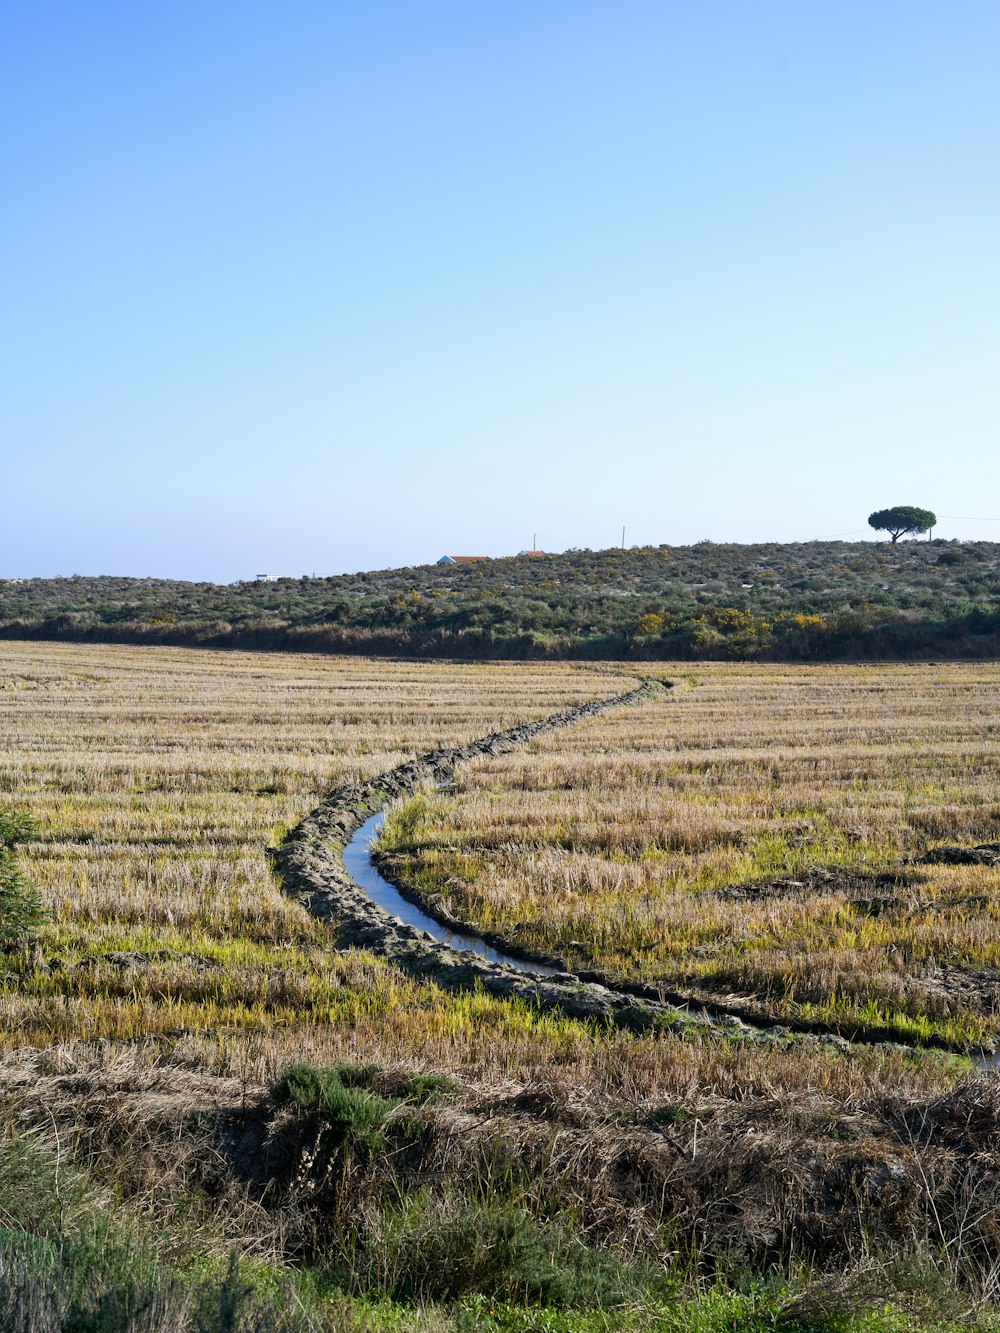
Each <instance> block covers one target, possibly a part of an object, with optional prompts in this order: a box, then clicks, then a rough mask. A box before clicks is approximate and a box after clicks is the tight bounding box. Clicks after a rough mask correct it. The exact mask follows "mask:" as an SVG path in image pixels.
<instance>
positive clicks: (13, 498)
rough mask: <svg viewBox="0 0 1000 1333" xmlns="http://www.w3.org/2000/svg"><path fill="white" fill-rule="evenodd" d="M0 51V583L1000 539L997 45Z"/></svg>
mask: <svg viewBox="0 0 1000 1333" xmlns="http://www.w3.org/2000/svg"><path fill="white" fill-rule="evenodd" d="M5 36H6V41H5V43H4V46H3V51H2V54H0V60H2V62H3V65H2V68H3V79H2V82H0V108H2V110H3V113H4V119H5V123H6V124H7V125H8V127H12V128H13V130H14V132H12V133H9V134H8V135H7V136H6V137H5V140H4V142H3V144H2V146H0V162H2V166H3V171H4V180H5V184H6V187H7V199H8V206H7V208H6V209H5V210H4V213H3V215H2V216H0V245H2V254H3V257H4V265H3V268H4V274H3V280H4V300H3V315H2V318H0V340H2V358H0V364H2V369H0V384H2V393H0V438H2V440H3V459H4V491H5V495H6V497H7V501H8V504H7V514H6V521H5V524H4V539H3V541H2V542H0V577H31V576H40V577H45V576H54V575H67V574H69V573H71V572H72V571H74V570H79V571H94V570H105V571H111V572H113V573H116V574H120V575H133V576H136V577H143V576H153V577H176V578H190V579H196V580H198V581H212V582H223V583H225V582H231V581H233V580H234V579H237V578H247V577H249V578H252V577H253V576H254V574H256V573H259V572H264V571H267V572H276V573H280V574H289V575H291V576H293V577H294V576H298V575H299V574H301V573H311V572H316V573H319V574H333V573H340V572H350V571H357V570H365V569H377V568H393V567H398V566H402V565H410V564H418V563H427V562H430V561H433V560H435V559H437V558H438V556H440V555H441V554H443V553H444V552H445V551H457V552H461V553H466V552H469V553H476V554H479V553H482V554H487V555H499V554H514V553H516V552H517V551H518V550H519V549H521V548H523V547H527V546H529V545H530V544H531V541H532V534H533V533H537V540H538V544H539V545H540V546H541V547H542V548H544V549H548V550H553V551H561V550H565V549H567V548H570V547H574V546H579V547H591V548H595V549H598V548H604V547H609V546H613V545H616V544H618V543H619V542H620V540H621V528H622V525H623V524H624V525H625V527H626V545H630V546H631V545H633V544H637V545H645V544H651V545H657V544H659V543H661V542H666V543H671V544H687V543H691V542H695V541H698V540H700V539H706V538H707V539H712V540H717V541H739V542H750V541H786V540H822V539H826V538H837V537H845V538H851V539H853V538H857V539H860V540H866V539H869V538H871V539H874V537H875V535H874V534H873V533H872V532H871V531H870V529H867V528H866V519H867V516H868V514H869V513H870V512H871V511H872V510H874V509H878V508H882V507H885V506H887V505H893V504H899V503H909V504H916V505H921V506H925V507H927V508H930V509H933V510H934V511H935V512H936V513H937V514H938V515H939V520H940V521H939V526H938V528H937V530H936V533H935V535H937V536H941V537H959V538H964V539H969V540H976V539H992V538H1000V500H998V499H997V481H998V464H997V456H998V450H997V436H998V428H1000V402H998V395H997V393H996V388H995V378H996V365H997V359H998V352H1000V253H998V250H997V246H996V239H995V238H996V227H997V221H998V215H1000V174H998V172H997V171H996V169H995V168H996V159H997V156H998V153H1000V148H998V137H997V134H996V126H997V119H998V110H1000V93H998V89H997V83H996V75H995V71H996V67H997V61H998V56H1000V10H998V9H997V8H996V7H995V6H994V5H991V4H987V3H984V2H981V0H972V2H971V3H967V4H965V5H963V6H961V7H960V8H959V9H945V8H944V7H943V6H940V5H936V4H931V3H919V2H918V3H912V4H911V3H907V4H903V3H902V2H901V0H886V2H885V3H880V4H878V5H877V6H874V7H873V6H870V5H863V4H861V3H859V2H858V0H848V2H847V3H845V4H842V5H839V6H836V7H832V8H820V7H813V6H799V5H795V4H792V3H791V2H790V0H767V2H764V0H760V2H759V3H755V4H752V5H746V4H738V3H736V2H735V0H720V3H718V4H716V5H714V6H712V7H710V8H706V7H697V6H664V5H661V4H655V3H626V4H625V5H622V6H617V7H615V8H614V10H610V9H608V8H607V7H606V6H602V5H594V4H588V3H583V4H578V3H574V4H569V3H565V2H560V0H555V2H554V3H552V4H550V5H546V6H544V7H541V8H540V7H537V6H529V5H525V4H517V3H515V4H513V5H508V6H504V7H503V8H500V7H496V8H493V7H489V6H487V7H479V6H475V7H470V6H464V5H458V4H454V3H435V2H434V0H431V2H430V3H428V4H426V5H422V6H420V7H417V8H414V7H407V6H403V5H401V4H398V3H396V4H393V3H385V2H384V0H376V2H375V3H373V4H371V5H369V6H365V7H364V8H363V9H359V8H358V7H357V6H347V5H342V4H336V3H335V4H333V5H320V4H314V3H293V4H291V5H289V6H286V7H282V9H281V11H280V12H279V11H278V10H276V9H274V8H273V7H269V6H264V5H257V4H248V5H239V6H237V5H235V4H233V3H228V2H226V0H221V2H220V3H219V4H217V5H213V6H211V7H207V8H206V7H203V6H196V5H194V4H191V3H189V2H187V0H181V3H173V4H170V5H167V4H165V3H157V2H155V0H154V3H151V4H150V5H146V6H142V7H140V8H136V9H132V10H122V9H120V8H114V9H113V8H111V7H105V6H91V7H87V8H80V7H77V6H71V5H68V4H66V3H44V0H43V3H40V4H38V5H33V6H30V7H29V6H15V7H14V9H13V10H12V11H11V12H10V13H9V14H8V16H7V23H6V30H5ZM956 516H958V517H956Z"/></svg>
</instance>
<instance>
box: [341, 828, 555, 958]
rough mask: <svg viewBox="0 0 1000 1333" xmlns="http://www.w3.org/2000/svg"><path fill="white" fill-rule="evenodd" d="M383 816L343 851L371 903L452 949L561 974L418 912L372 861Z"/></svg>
mask: <svg viewBox="0 0 1000 1333" xmlns="http://www.w3.org/2000/svg"><path fill="white" fill-rule="evenodd" d="M384 819H385V811H384V810H383V811H380V812H379V813H378V814H377V815H372V817H371V819H368V820H366V821H365V823H363V824H362V825H361V827H360V828H359V829H358V831H357V833H355V835H354V837H353V838H352V839H351V840H350V842H349V843H348V844H347V846H346V847H345V848H344V851H343V859H344V869H345V870H346V871H347V873H348V874H349V875H350V877H351V879H353V880H354V882H355V884H358V885H360V887H361V888H362V889H364V891H365V893H367V895H368V897H369V898H371V900H372V902H374V903H378V905H379V907H381V908H382V910H383V911H385V912H388V913H389V915H390V916H397V917H399V919H400V921H402V922H403V924H404V925H407V926H416V927H417V929H418V930H425V931H426V932H427V933H428V935H432V936H433V937H434V939H436V940H437V941H438V942H439V943H440V944H447V945H448V946H449V948H452V949H469V950H471V951H472V952H473V953H477V954H479V956H480V957H481V958H485V959H486V961H487V962H488V963H504V964H506V965H507V966H508V967H516V968H518V969H519V970H520V971H521V972H533V973H535V974H536V975H538V976H542V977H558V976H563V975H564V973H563V970H562V969H561V968H558V967H551V966H550V965H549V964H548V963H526V962H525V961H524V959H523V958H512V957H511V955H510V954H507V953H503V952H501V950H499V949H494V947H493V945H492V944H487V943H486V941H485V940H484V939H481V938H480V937H479V936H478V935H469V934H466V932H465V931H462V930H453V929H452V928H451V927H450V926H443V925H442V924H441V923H440V921H435V920H434V918H433V917H432V916H428V915H427V913H426V912H422V911H421V910H420V908H419V907H417V906H415V904H413V903H411V902H410V901H409V900H408V899H407V898H404V897H403V895H402V894H401V893H400V892H399V890H398V889H396V888H394V887H393V886H392V885H391V884H390V883H389V881H388V880H387V879H383V878H382V876H381V875H380V874H379V872H378V870H377V869H376V867H375V866H374V865H373V864H372V859H371V845H372V843H373V842H374V841H375V837H376V835H377V833H378V831H379V829H380V828H381V827H382V821H383V820H384Z"/></svg>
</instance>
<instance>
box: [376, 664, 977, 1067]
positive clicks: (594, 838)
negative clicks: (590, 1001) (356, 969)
mask: <svg viewBox="0 0 1000 1333" xmlns="http://www.w3.org/2000/svg"><path fill="white" fill-rule="evenodd" d="M665 671H666V674H667V675H671V674H672V675H673V677H674V679H675V680H676V688H675V689H674V690H673V691H671V692H670V693H669V694H668V695H666V696H661V697H660V698H659V699H657V700H655V701H654V702H651V703H650V704H648V705H647V706H645V707H644V708H643V709H642V710H635V711H625V710H621V711H616V712H612V713H610V714H606V715H604V716H603V717H601V718H599V719H597V720H595V721H594V722H592V723H590V724H588V725H587V726H585V727H579V728H575V729H573V730H572V731H570V732H566V733H563V734H560V735H559V736H558V737H556V738H553V739H551V740H546V741H545V742H544V743H541V744H538V745H536V746H534V747H532V749H531V751H530V752H524V753H516V754H511V755H509V756H507V757H505V758H503V759H500V760H497V761H493V762H490V763H482V764H479V765H477V766H474V767H470V768H468V769H466V770H464V771H463V772H462V773H461V774H460V775H459V779H458V782H457V784H456V787H455V790H454V791H453V792H448V793H429V794H427V795H425V796H420V797H418V798H416V799H415V800H412V801H410V802H409V803H408V804H407V805H405V806H404V807H403V808H401V809H400V810H398V811H397V812H396V814H395V816H394V817H393V818H391V819H390V821H389V822H388V824H387V826H386V829H385V831H384V833H383V836H382V839H381V844H380V845H381V848H382V852H383V855H384V857H385V858H386V864H388V865H389V866H391V867H392V868H393V870H394V872H395V873H396V874H397V876H401V877H403V878H405V879H406V880H407V881H408V882H409V883H410V884H411V885H413V886H414V887H417V888H418V889H420V890H421V891H422V892H423V893H424V894H425V895H427V896H428V897H429V898H431V899H436V900H437V902H438V904H439V905H440V906H443V907H445V908H446V909H447V910H448V911H450V912H452V913H453V914H454V915H456V916H457V917H459V918H460V919H462V920H465V921H469V922H472V923H474V924H475V925H476V926H478V927H480V928H485V929H488V930H490V931H493V932H497V933H499V934H501V935H504V936H506V937H507V938H509V939H512V940H515V941H517V942H518V943H520V944H521V945H522V946H523V947H525V948H527V949H529V950H536V951H540V952H542V953H545V954H554V955H557V956H559V957H561V958H563V959H565V960H567V961H568V962H569V963H570V964H571V965H572V966H575V967H584V968H588V967H589V968H596V969H598V970H600V971H602V972H604V973H606V974H609V975H611V976H612V977H616V978H622V977H625V978H630V979H633V980H640V981H643V982H647V983H651V984H653V985H656V984H657V983H659V984H662V985H667V986H670V987H675V988H678V989H680V990H683V991H685V992H687V993H691V994H696V995H700V996H707V997H715V998H719V997H731V996H736V997H739V998H740V1000H741V1001H742V1002H743V1003H744V1004H746V1005H747V1006H748V1007H749V1008H751V1009H752V1010H753V1011H754V1012H756V1013H758V1014H762V1015H765V1016H772V1017H773V1018H774V1019H776V1020H778V1019H782V1018H795V1019H799V1020H805V1021H810V1022H816V1023H832V1024H835V1025H839V1026H840V1027H841V1028H842V1029H843V1028H846V1029H847V1030H869V1031H876V1032H878V1031H886V1030H887V1031H889V1032H890V1033H895V1034H897V1035H898V1036H899V1037H900V1038H901V1039H903V1040H906V1041H922V1040H928V1039H935V1038H936V1039H941V1040H944V1041H947V1042H949V1043H953V1044H955V1045H956V1046H958V1047H961V1046H962V1045H963V1044H965V1043H977V1042H984V1043H992V1042H994V1041H995V1040H996V1039H997V1038H998V1036H1000V1015H998V1009H1000V929H998V926H1000V854H994V852H992V851H990V850H985V851H980V852H975V853H971V854H970V852H969V849H970V848H973V847H975V846H976V845H978V844H984V843H986V844H988V843H990V842H996V841H997V840H998V839H1000V667H998V666H997V665H995V664H976V665H947V666H934V665H919V666H870V667H841V666H819V667H768V666H744V665H733V666H728V665H725V666H723V665H719V666H706V667H699V668H698V669H696V670H692V669H691V668H690V667H680V668H676V669H675V670H674V671H673V672H672V673H671V671H670V670H669V669H665ZM956 847H957V848H961V849H963V850H962V851H958V852H956V851H954V850H950V849H952V848H956ZM997 853H1000V848H998V849H997ZM963 859H964V860H966V861H967V862H968V863H965V864H962V863H961V862H962V860H963ZM948 862H958V863H948Z"/></svg>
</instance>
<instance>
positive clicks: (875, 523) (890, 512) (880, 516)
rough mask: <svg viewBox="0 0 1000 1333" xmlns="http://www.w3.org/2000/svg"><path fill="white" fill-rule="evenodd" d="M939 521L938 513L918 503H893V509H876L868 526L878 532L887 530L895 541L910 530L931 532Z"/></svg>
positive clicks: (869, 519)
mask: <svg viewBox="0 0 1000 1333" xmlns="http://www.w3.org/2000/svg"><path fill="white" fill-rule="evenodd" d="M936 523H937V514H932V513H931V511H930V510H929V509H918V508H917V507H916V505H893V507H892V508H891V509H876V511H875V513H874V514H869V515H868V526H869V527H870V528H875V530H876V531H878V532H887V533H888V534H889V536H890V537H891V538H892V540H893V541H894V542H898V541H899V539H900V537H904V536H905V535H906V534H907V533H908V532H929V531H930V529H931V528H933V527H934V525H935V524H936Z"/></svg>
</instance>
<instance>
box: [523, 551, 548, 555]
mask: <svg viewBox="0 0 1000 1333" xmlns="http://www.w3.org/2000/svg"><path fill="white" fill-rule="evenodd" d="M544 554H545V552H544V551H518V555H544Z"/></svg>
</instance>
